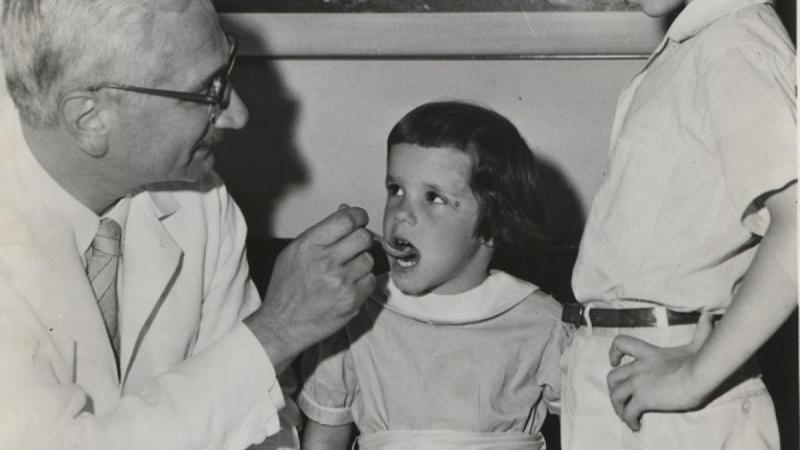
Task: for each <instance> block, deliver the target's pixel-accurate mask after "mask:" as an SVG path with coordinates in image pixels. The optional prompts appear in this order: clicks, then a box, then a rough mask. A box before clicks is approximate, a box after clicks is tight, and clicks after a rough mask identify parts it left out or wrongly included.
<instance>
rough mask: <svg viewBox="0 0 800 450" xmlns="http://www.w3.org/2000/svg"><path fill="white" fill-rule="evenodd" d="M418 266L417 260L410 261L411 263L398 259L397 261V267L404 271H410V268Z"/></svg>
mask: <svg viewBox="0 0 800 450" xmlns="http://www.w3.org/2000/svg"><path fill="white" fill-rule="evenodd" d="M416 264H417V262H416V261H415V260H410V261H406V260H402V259H398V260H397V265H399V266H400V267H402V268H404V269H408V268H409V267H414V266H415V265H416Z"/></svg>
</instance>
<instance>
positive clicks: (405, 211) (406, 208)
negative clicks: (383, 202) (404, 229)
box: [394, 199, 417, 225]
mask: <svg viewBox="0 0 800 450" xmlns="http://www.w3.org/2000/svg"><path fill="white" fill-rule="evenodd" d="M394 221H395V223H405V224H408V225H416V223H417V217H416V215H415V214H414V211H413V209H412V208H411V205H409V203H408V201H407V200H406V199H403V201H401V202H400V204H399V205H397V207H396V208H394Z"/></svg>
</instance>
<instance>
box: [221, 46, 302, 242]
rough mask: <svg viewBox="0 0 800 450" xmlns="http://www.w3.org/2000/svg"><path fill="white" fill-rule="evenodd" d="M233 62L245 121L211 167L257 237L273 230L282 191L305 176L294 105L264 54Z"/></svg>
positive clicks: (266, 234) (234, 83) (252, 235)
mask: <svg viewBox="0 0 800 450" xmlns="http://www.w3.org/2000/svg"><path fill="white" fill-rule="evenodd" d="M236 64H237V70H235V71H234V73H233V74H232V82H233V85H234V86H235V87H236V92H237V93H238V94H239V96H240V97H241V98H242V99H243V101H244V103H245V104H246V105H247V108H248V110H249V111H250V120H249V122H248V123H247V126H246V127H245V128H244V129H242V130H236V131H231V132H229V133H227V134H226V136H225V140H224V141H223V142H222V143H221V144H220V145H218V146H217V151H216V152H215V156H216V170H217V172H219V174H220V175H221V176H222V178H223V179H224V180H225V183H226V184H227V186H228V189H229V190H230V192H231V195H232V196H233V198H234V199H236V202H237V203H238V204H239V207H240V208H241V209H242V212H243V214H244V216H245V220H246V221H247V226H248V228H249V237H250V238H253V239H259V240H262V239H265V238H268V237H271V236H272V235H273V229H272V226H273V216H274V214H275V206H276V204H277V203H278V202H279V201H280V200H281V198H282V197H283V195H284V193H286V192H287V191H288V190H289V189H291V187H292V186H297V185H301V184H304V183H305V182H306V181H307V180H308V170H307V168H306V165H305V163H304V162H303V161H302V159H301V156H300V152H299V151H298V149H297V147H296V145H295V142H294V130H295V125H296V124H295V122H296V118H297V115H298V108H299V105H298V104H297V102H296V100H294V99H293V98H292V97H291V96H290V95H289V94H288V92H287V91H286V88H285V87H284V84H283V83H282V81H281V80H280V77H279V76H278V72H277V70H276V69H275V67H274V66H273V64H272V62H271V61H269V60H268V59H266V58H240V59H239V60H238V61H237V63H236Z"/></svg>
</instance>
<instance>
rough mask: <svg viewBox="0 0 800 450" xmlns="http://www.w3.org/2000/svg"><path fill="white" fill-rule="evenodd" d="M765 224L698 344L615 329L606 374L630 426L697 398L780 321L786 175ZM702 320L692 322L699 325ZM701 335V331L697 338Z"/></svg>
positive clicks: (792, 236)
mask: <svg viewBox="0 0 800 450" xmlns="http://www.w3.org/2000/svg"><path fill="white" fill-rule="evenodd" d="M766 207H767V209H768V210H769V213H770V217H771V220H770V226H769V229H768V230H767V232H766V233H765V234H764V237H763V239H762V240H761V244H760V245H759V248H758V250H757V252H756V255H755V257H754V259H753V262H752V263H751V265H750V268H749V269H748V271H747V273H746V274H745V277H744V279H743V281H742V283H741V285H740V286H739V290H738V291H737V292H736V294H735V296H734V297H733V299H732V301H731V304H730V307H729V308H728V310H727V312H726V314H725V317H724V318H723V320H721V321H720V323H719V325H718V326H717V327H716V328H715V329H714V330H713V331H711V334H710V336H709V337H708V340H707V341H706V342H705V343H704V344H700V345H697V346H696V347H695V348H694V349H693V348H692V347H693V346H692V345H687V346H683V347H675V348H659V347H655V346H652V345H650V344H647V343H645V342H643V341H641V340H639V339H636V338H633V337H630V336H618V337H617V338H616V339H615V340H614V343H613V345H612V346H611V352H610V354H609V357H610V359H611V364H612V365H618V364H619V363H620V362H621V360H622V358H623V356H625V355H630V356H632V357H633V358H634V361H633V362H630V363H626V364H623V365H621V366H619V367H617V368H615V369H613V370H612V371H611V372H610V373H609V375H608V385H609V390H610V393H611V400H612V403H613V404H614V410H615V411H616V412H617V415H618V416H620V418H621V419H622V420H624V421H625V422H626V423H627V424H628V426H629V427H630V428H631V429H633V430H638V429H639V427H640V424H639V419H640V417H641V415H642V414H643V413H644V412H647V411H679V410H687V409H691V408H694V407H696V406H699V405H700V404H701V403H702V402H703V400H705V399H706V397H707V396H708V395H709V394H710V393H711V392H712V391H713V390H714V389H715V388H716V387H717V386H719V385H720V384H721V383H722V382H723V381H724V380H725V379H726V378H727V377H728V376H730V375H731V374H732V373H733V372H734V371H735V370H736V369H737V368H738V367H739V366H741V365H742V364H743V363H744V362H745V361H746V360H747V359H748V358H750V357H751V356H752V355H753V354H754V353H755V352H756V350H758V349H759V347H761V345H762V344H764V342H766V340H767V339H769V337H770V336H771V335H772V334H773V333H774V332H775V331H776V330H777V329H778V327H780V325H781V324H782V323H783V322H784V321H785V320H786V319H787V318H788V317H789V315H791V313H792V312H793V311H794V309H795V307H796V306H797V265H796V264H797V259H796V258H797V210H796V207H797V192H796V184H795V183H791V184H790V185H789V186H788V187H786V188H784V189H783V190H781V191H779V192H777V193H775V194H773V195H771V196H770V197H769V198H768V199H767V200H766ZM703 328H704V327H702V326H699V327H698V333H702V331H700V330H702V329H703ZM701 340H702V338H701Z"/></svg>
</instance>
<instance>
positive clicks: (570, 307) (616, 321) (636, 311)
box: [561, 303, 722, 328]
mask: <svg viewBox="0 0 800 450" xmlns="http://www.w3.org/2000/svg"><path fill="white" fill-rule="evenodd" d="M657 310H658V308H630V309H608V308H589V320H590V321H591V323H592V326H593V327H610V328H635V327H655V326H658V319H657V318H656V317H657V316H656V311H657ZM666 312H667V324H668V325H689V324H694V323H697V321H698V319H699V318H700V313H699V312H697V311H688V312H682V311H673V310H671V309H666ZM585 314H586V308H585V307H584V306H583V305H581V304H577V303H568V304H565V305H564V309H563V312H562V313H561V321H562V322H566V323H571V324H573V325H575V326H581V325H587V323H586V317H585ZM720 317H722V316H714V317H713V318H712V319H713V320H717V319H719V318H720Z"/></svg>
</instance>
